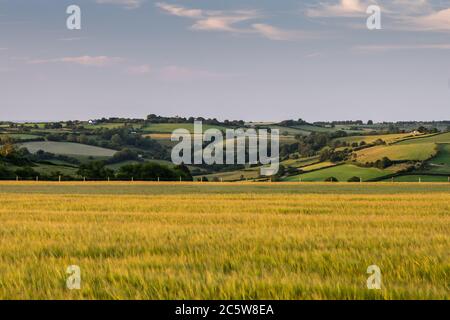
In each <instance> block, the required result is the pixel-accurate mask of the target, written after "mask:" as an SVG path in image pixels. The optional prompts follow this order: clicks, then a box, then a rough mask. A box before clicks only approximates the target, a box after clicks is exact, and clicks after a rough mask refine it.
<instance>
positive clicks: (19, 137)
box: [0, 133, 42, 140]
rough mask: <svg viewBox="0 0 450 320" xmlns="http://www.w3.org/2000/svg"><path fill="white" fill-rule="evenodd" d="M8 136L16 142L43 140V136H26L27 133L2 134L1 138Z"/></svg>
mask: <svg viewBox="0 0 450 320" xmlns="http://www.w3.org/2000/svg"><path fill="white" fill-rule="evenodd" d="M6 136H8V137H10V138H12V139H14V140H32V139H40V138H42V137H41V136H37V135H34V134H25V133H11V134H6V133H2V134H0V138H1V137H6Z"/></svg>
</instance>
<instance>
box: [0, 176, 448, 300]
mask: <svg viewBox="0 0 450 320" xmlns="http://www.w3.org/2000/svg"><path fill="white" fill-rule="evenodd" d="M0 201H1V203H2V206H1V207H0V225H1V226H2V227H1V228H0V299H86V298H90V299H128V298H131V299H222V298H224V299H326V298H329V299H353V298H354V299H432V298H434V299H449V289H450V288H449V283H450V282H449V279H450V256H449V247H450V236H449V234H450V206H449V203H450V184H449V183H446V184H439V183H435V184H426V183H422V184H410V183H405V184H401V186H399V184H395V183H377V184H365V183H363V184H360V183H355V184H352V183H346V184H341V183H317V184H316V183H306V184H302V183H269V182H267V183H240V184H238V183H235V184H230V183H42V182H40V183H37V182H33V183H32V182H28V183H15V182H8V183H0ZM372 264H376V265H378V266H379V267H380V269H381V272H382V289H381V290H368V289H367V288H366V280H367V277H368V274H366V269H367V267H368V266H369V265H372ZM69 265H78V266H79V267H80V269H81V279H82V280H81V290H68V289H66V287H65V282H66V279H67V277H68V275H67V274H66V273H65V272H66V268H67V267H68V266H69Z"/></svg>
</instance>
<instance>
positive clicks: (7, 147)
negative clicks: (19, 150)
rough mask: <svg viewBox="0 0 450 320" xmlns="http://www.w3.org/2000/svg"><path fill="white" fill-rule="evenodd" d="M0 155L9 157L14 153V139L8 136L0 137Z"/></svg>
mask: <svg viewBox="0 0 450 320" xmlns="http://www.w3.org/2000/svg"><path fill="white" fill-rule="evenodd" d="M0 144H1V145H2V146H1V147H0V156H2V157H5V158H9V157H11V156H13V155H14V153H15V151H16V148H15V147H14V141H13V140H12V139H11V138H10V137H9V136H6V137H2V138H1V140H0Z"/></svg>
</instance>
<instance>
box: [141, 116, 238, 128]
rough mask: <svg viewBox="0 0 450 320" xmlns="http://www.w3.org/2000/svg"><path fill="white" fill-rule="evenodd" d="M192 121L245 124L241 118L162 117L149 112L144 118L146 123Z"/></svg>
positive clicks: (212, 123) (233, 125)
mask: <svg viewBox="0 0 450 320" xmlns="http://www.w3.org/2000/svg"><path fill="white" fill-rule="evenodd" d="M194 121H201V122H202V123H203V124H209V125H217V126H220V125H221V126H232V127H242V126H244V125H245V122H244V121H243V120H224V121H223V122H221V121H219V120H217V119H216V118H203V117H188V118H185V117H163V116H158V115H156V114H149V115H148V116H147V119H146V121H145V122H146V123H194Z"/></svg>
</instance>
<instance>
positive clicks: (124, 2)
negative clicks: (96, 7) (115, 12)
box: [95, 0, 145, 9]
mask: <svg viewBox="0 0 450 320" xmlns="http://www.w3.org/2000/svg"><path fill="white" fill-rule="evenodd" d="M144 1H145V0H95V2H96V3H98V4H114V5H119V6H122V7H124V8H127V9H136V8H139V7H140V6H141V5H142V4H143V3H144Z"/></svg>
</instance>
